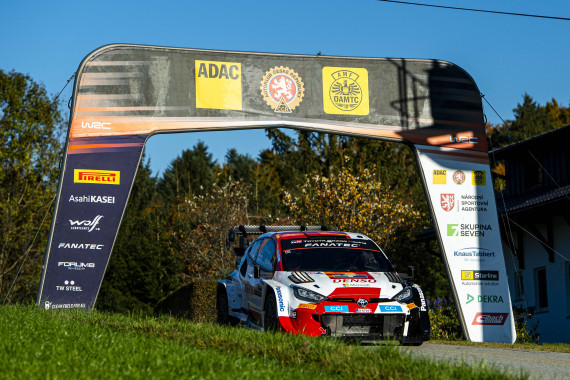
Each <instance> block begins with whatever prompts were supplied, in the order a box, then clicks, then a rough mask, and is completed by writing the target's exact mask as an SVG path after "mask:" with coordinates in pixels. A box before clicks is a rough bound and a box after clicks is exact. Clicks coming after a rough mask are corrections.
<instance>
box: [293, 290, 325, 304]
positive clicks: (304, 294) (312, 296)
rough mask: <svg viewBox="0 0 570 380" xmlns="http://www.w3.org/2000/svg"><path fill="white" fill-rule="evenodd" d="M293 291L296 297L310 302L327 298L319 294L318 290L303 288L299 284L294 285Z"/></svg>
mask: <svg viewBox="0 0 570 380" xmlns="http://www.w3.org/2000/svg"><path fill="white" fill-rule="evenodd" d="M291 288H292V289H293V293H294V294H295V297H297V298H298V299H300V300H303V301H309V302H321V301H322V300H326V299H327V297H325V296H323V295H322V294H319V293H317V292H313V291H312V290H309V289H305V288H301V287H299V286H292V287H291Z"/></svg>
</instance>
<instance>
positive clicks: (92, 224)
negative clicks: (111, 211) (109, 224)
mask: <svg viewBox="0 0 570 380" xmlns="http://www.w3.org/2000/svg"><path fill="white" fill-rule="evenodd" d="M101 219H103V215H97V216H96V217H95V219H93V220H71V219H69V224H71V229H72V230H79V231H87V232H91V231H93V230H95V231H99V230H100V228H98V227H97V225H98V224H99V221H100V220H101ZM96 227H97V228H96Z"/></svg>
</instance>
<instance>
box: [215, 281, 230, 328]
mask: <svg viewBox="0 0 570 380" xmlns="http://www.w3.org/2000/svg"><path fill="white" fill-rule="evenodd" d="M216 309H217V311H218V324H220V325H229V324H230V322H231V321H230V315H229V305H228V295H227V294H226V291H225V290H218V296H217V299H216Z"/></svg>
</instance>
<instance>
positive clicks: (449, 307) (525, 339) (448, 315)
mask: <svg viewBox="0 0 570 380" xmlns="http://www.w3.org/2000/svg"><path fill="white" fill-rule="evenodd" d="M427 303H428V306H429V318H430V324H431V338H432V339H434V340H461V339H464V338H463V333H462V331H461V324H460V323H459V319H458V318H457V309H456V307H455V301H453V299H452V298H439V297H438V298H436V300H435V301H433V302H432V301H430V300H427ZM513 312H514V318H515V331H516V333H517V341H516V343H529V342H531V341H532V340H533V339H536V337H534V336H533V335H532V334H530V333H529V331H528V325H527V319H528V314H527V313H526V312H524V311H523V310H522V309H518V308H514V309H513Z"/></svg>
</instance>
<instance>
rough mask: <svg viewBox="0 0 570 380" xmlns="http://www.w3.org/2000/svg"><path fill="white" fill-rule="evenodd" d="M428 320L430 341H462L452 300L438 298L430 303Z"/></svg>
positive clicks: (459, 325) (428, 301)
mask: <svg viewBox="0 0 570 380" xmlns="http://www.w3.org/2000/svg"><path fill="white" fill-rule="evenodd" d="M427 303H428V306H429V318H430V324H431V339H434V340H460V339H463V333H462V332H461V324H460V323H459V319H458V318H457V309H456V307H455V302H454V301H453V299H452V298H439V297H437V298H436V299H435V301H433V302H431V301H430V300H427Z"/></svg>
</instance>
